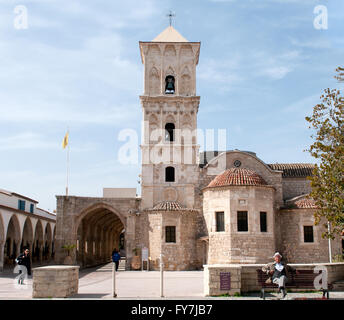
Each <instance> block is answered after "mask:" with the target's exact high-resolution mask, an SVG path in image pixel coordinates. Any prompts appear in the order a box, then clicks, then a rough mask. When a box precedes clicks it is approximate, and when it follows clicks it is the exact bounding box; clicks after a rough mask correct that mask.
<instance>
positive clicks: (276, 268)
mask: <svg viewBox="0 0 344 320" xmlns="http://www.w3.org/2000/svg"><path fill="white" fill-rule="evenodd" d="M273 258H274V259H275V261H274V262H272V263H269V264H267V265H265V266H264V267H263V268H262V271H263V272H264V273H266V274H267V275H269V276H270V277H269V278H268V279H267V280H266V283H271V280H272V282H273V283H275V284H277V285H278V292H282V294H283V298H285V296H286V295H287V292H286V290H285V284H286V282H287V281H288V276H289V272H293V271H294V269H293V268H292V267H290V266H288V265H286V264H284V263H283V262H282V261H281V259H282V256H281V255H280V253H279V252H276V253H275V254H274V256H273ZM296 273H298V272H297V271H296Z"/></svg>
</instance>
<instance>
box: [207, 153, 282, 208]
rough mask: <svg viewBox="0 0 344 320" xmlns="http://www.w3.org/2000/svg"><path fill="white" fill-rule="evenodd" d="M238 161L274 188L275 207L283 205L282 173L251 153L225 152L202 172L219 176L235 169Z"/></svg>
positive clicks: (242, 166) (210, 162)
mask: <svg viewBox="0 0 344 320" xmlns="http://www.w3.org/2000/svg"><path fill="white" fill-rule="evenodd" d="M236 160H239V161H240V162H241V166H240V167H241V168H247V169H251V170H253V171H255V172H256V173H257V174H259V175H260V176H261V177H262V178H263V179H264V180H265V181H266V183H267V184H269V185H272V186H274V188H275V197H274V202H275V205H276V206H281V205H283V194H282V172H279V171H274V170H272V169H271V168H270V167H269V166H268V165H267V164H266V163H264V162H263V161H262V160H260V159H259V158H257V157H256V156H254V155H252V154H250V153H247V152H243V151H227V152H224V153H222V154H220V155H219V156H218V157H215V158H214V159H212V160H210V161H209V163H208V165H207V166H205V167H204V168H203V170H202V171H204V172H206V174H207V175H209V176H214V175H218V174H220V173H222V172H223V171H225V170H226V169H229V168H233V167H234V161H236Z"/></svg>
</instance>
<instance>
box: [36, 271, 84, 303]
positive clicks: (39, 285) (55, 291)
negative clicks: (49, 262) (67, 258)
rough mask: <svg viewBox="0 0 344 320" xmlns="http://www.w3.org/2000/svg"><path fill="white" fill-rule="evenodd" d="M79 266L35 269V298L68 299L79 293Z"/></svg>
mask: <svg viewBox="0 0 344 320" xmlns="http://www.w3.org/2000/svg"><path fill="white" fill-rule="evenodd" d="M78 287H79V266H47V267H40V268H34V269H33V286H32V297H33V298H67V297H70V296H73V295H75V294H77V293H78Z"/></svg>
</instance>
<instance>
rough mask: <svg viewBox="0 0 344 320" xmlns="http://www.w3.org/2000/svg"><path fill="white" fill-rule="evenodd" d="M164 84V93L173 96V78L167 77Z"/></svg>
mask: <svg viewBox="0 0 344 320" xmlns="http://www.w3.org/2000/svg"><path fill="white" fill-rule="evenodd" d="M165 82H166V84H165V93H167V94H174V92H175V87H174V77H173V76H167V77H166V80H165Z"/></svg>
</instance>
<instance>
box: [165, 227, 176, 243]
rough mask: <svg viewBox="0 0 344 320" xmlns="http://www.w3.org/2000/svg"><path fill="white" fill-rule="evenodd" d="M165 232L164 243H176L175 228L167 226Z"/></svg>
mask: <svg viewBox="0 0 344 320" xmlns="http://www.w3.org/2000/svg"><path fill="white" fill-rule="evenodd" d="M165 231H166V240H165V241H166V242H172V243H175V242H176V227H175V226H167V227H165Z"/></svg>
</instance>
